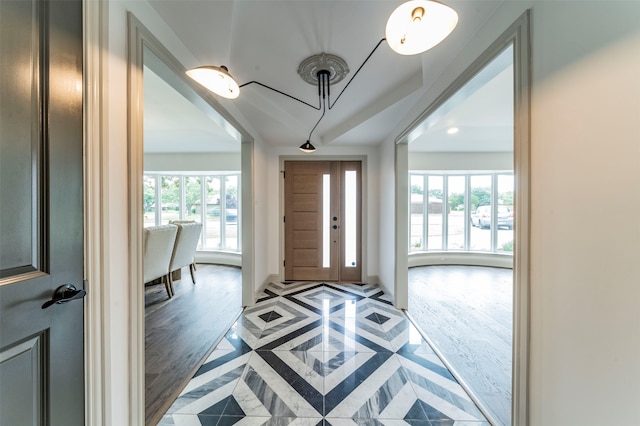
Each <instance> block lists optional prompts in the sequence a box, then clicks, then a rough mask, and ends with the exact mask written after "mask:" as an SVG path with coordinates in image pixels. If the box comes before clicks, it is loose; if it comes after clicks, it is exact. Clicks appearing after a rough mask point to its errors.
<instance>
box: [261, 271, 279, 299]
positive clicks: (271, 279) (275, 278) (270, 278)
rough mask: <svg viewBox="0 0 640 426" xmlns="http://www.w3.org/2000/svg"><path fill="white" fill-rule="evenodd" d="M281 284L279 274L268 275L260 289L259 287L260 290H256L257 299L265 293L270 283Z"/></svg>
mask: <svg viewBox="0 0 640 426" xmlns="http://www.w3.org/2000/svg"><path fill="white" fill-rule="evenodd" d="M279 282H280V275H278V274H271V275H267V278H265V280H264V281H263V282H262V284H261V285H260V287H258V289H257V290H256V299H258V296H259V295H260V294H261V293H262V292H263V291H264V289H265V288H267V286H268V285H269V283H279Z"/></svg>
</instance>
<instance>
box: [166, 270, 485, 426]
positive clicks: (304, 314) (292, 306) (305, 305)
mask: <svg viewBox="0 0 640 426" xmlns="http://www.w3.org/2000/svg"><path fill="white" fill-rule="evenodd" d="M233 424H237V425H274V426H276V425H278V426H279V425H302V426H306V425H308V426H317V425H327V426H330V425H333V426H343V425H344V426H346V425H389V426H400V425H407V424H408V425H415V426H445V425H455V426H489V423H488V422H487V421H486V419H485V418H484V416H483V415H482V413H481V412H480V411H479V410H478V408H477V407H476V406H475V404H474V403H473V402H472V401H471V399H470V398H469V397H468V396H467V394H466V393H465V392H464V390H463V389H462V388H461V387H460V385H459V384H458V383H457V382H456V380H455V379H454V378H453V376H452V375H451V374H450V373H449V371H448V370H447V368H446V367H445V366H444V365H443V364H442V362H441V361H440V360H439V358H438V357H437V356H436V354H435V353H434V352H433V350H432V349H431V348H430V347H429V345H428V344H427V343H426V342H425V341H424V340H423V339H422V337H421V336H420V333H419V332H418V331H417V330H416V328H415V327H413V325H412V324H411V322H410V321H409V320H408V319H407V317H406V316H405V315H404V313H403V312H402V311H400V310H398V309H396V308H394V307H393V306H392V304H391V302H390V301H389V300H388V299H387V298H386V297H385V295H384V293H383V292H382V291H380V289H379V287H378V286H376V285H369V284H337V283H317V282H285V283H272V284H270V285H269V286H268V287H267V289H266V290H265V291H264V293H263V294H262V295H261V296H260V298H259V300H258V302H257V303H256V304H255V305H254V306H252V307H250V308H247V309H245V310H244V312H243V313H242V315H241V316H240V318H239V319H238V321H237V322H236V323H235V324H234V325H233V326H232V327H231V329H230V330H229V331H228V332H227V334H226V335H225V337H224V338H223V339H222V341H221V342H220V343H219V344H218V346H217V347H216V348H215V349H214V351H213V352H212V353H211V355H210V356H209V358H208V359H207V360H206V362H205V363H204V364H203V365H202V367H201V368H200V369H199V370H198V372H197V373H196V374H195V376H194V377H193V378H192V379H191V381H190V382H189V384H188V385H187V386H186V388H185V389H184V390H183V391H182V393H181V394H180V396H179V397H178V399H177V400H176V401H175V402H174V404H173V405H172V406H171V408H169V410H168V411H167V413H166V415H165V416H164V417H163V419H162V421H161V422H160V423H159V425H161V426H169V425H175V426H196V425H203V426H214V425H215V426H227V425H233Z"/></svg>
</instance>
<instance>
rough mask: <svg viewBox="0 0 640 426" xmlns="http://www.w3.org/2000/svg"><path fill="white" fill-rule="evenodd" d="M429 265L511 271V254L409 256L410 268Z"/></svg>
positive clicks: (429, 254) (423, 254) (449, 253)
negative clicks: (505, 269)
mask: <svg viewBox="0 0 640 426" xmlns="http://www.w3.org/2000/svg"><path fill="white" fill-rule="evenodd" d="M429 265H469V266H493V267H496V268H508V269H513V256H512V255H511V254H496V253H464V252H460V253H456V252H440V253H414V254H410V255H409V267H410V268H411V267H414V266H429Z"/></svg>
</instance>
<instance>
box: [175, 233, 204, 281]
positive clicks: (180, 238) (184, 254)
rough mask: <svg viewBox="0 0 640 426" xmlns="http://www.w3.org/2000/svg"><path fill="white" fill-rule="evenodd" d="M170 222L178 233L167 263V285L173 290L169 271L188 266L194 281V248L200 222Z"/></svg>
mask: <svg viewBox="0 0 640 426" xmlns="http://www.w3.org/2000/svg"><path fill="white" fill-rule="evenodd" d="M171 224H173V225H176V226H177V227H178V233H177V235H176V243H175V244H174V247H173V254H172V255H171V262H170V263H169V286H170V287H171V291H172V292H173V279H172V277H171V273H172V272H173V271H176V270H178V269H181V268H183V267H184V266H189V272H191V281H193V283H194V284H195V283H196V275H195V271H196V262H195V255H196V248H197V247H198V241H200V234H201V232H202V223H199V222H194V221H172V222H171Z"/></svg>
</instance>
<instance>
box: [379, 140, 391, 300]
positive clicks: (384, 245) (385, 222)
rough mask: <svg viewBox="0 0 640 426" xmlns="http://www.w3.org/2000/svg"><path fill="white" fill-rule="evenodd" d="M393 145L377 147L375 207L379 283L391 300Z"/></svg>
mask: <svg viewBox="0 0 640 426" xmlns="http://www.w3.org/2000/svg"><path fill="white" fill-rule="evenodd" d="M394 148H395V146H394V144H393V141H391V142H390V143H386V144H382V145H381V146H380V147H379V151H380V162H379V166H378V167H379V169H378V176H379V185H380V191H379V197H380V204H379V205H378V206H377V207H376V208H377V210H378V211H379V212H380V226H379V228H378V232H379V235H380V237H379V238H380V248H379V253H380V257H379V258H378V267H379V269H380V272H379V276H380V285H381V286H382V287H383V288H384V289H385V291H386V292H387V293H389V295H390V296H391V300H395V282H396V277H395V262H394V259H395V257H396V250H395V244H396V242H395V233H396V219H395V217H396V216H395V204H396V199H395V185H396V176H395V164H394V159H395V150H394Z"/></svg>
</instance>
